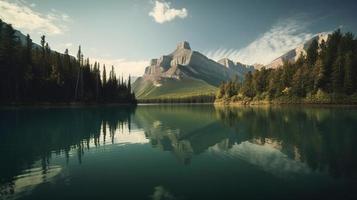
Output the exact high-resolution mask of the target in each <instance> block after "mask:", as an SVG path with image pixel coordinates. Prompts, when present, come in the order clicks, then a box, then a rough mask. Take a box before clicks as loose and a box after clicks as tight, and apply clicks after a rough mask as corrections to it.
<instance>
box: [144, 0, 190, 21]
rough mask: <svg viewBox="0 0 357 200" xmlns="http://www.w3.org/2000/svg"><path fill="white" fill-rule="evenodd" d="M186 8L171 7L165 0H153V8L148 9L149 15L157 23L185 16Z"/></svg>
mask: <svg viewBox="0 0 357 200" xmlns="http://www.w3.org/2000/svg"><path fill="white" fill-rule="evenodd" d="M187 14H188V12H187V9H186V8H182V9H175V8H171V4H170V3H169V2H165V1H155V5H154V7H153V9H152V10H151V11H150V13H149V16H151V17H153V18H154V20H155V21H156V22H157V23H160V24H162V23H165V22H169V21H172V20H174V19H175V18H185V17H187Z"/></svg>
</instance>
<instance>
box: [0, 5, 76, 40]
mask: <svg viewBox="0 0 357 200" xmlns="http://www.w3.org/2000/svg"><path fill="white" fill-rule="evenodd" d="M35 7H36V5H35V4H30V5H29V4H27V3H26V2H24V1H11V2H10V1H5V0H0V18H1V19H2V20H3V21H5V22H7V23H10V24H12V25H13V26H14V27H15V28H17V29H20V30H23V31H26V32H30V33H39V34H46V35H58V34H63V33H64V32H65V31H67V27H66V26H65V25H64V23H63V22H68V21H69V20H70V17H69V16H68V15H66V14H64V13H60V12H58V11H51V12H50V13H48V14H46V15H44V14H41V13H39V12H37V11H35V10H34V8H35Z"/></svg>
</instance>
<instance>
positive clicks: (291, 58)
mask: <svg viewBox="0 0 357 200" xmlns="http://www.w3.org/2000/svg"><path fill="white" fill-rule="evenodd" d="M327 38H328V33H320V34H317V35H316V36H315V37H313V38H311V39H310V40H308V41H307V42H305V43H303V44H301V45H299V46H298V47H296V48H295V49H292V50H290V51H288V52H287V53H285V54H283V55H282V56H280V57H278V58H276V59H275V60H273V61H272V62H271V63H269V64H268V65H266V67H267V68H277V67H279V66H282V65H283V63H284V62H295V61H297V59H298V58H299V56H300V55H301V54H303V55H306V50H307V49H308V48H309V46H310V44H311V42H312V41H313V40H315V39H316V40H317V41H318V43H319V44H320V43H321V42H322V40H324V41H327Z"/></svg>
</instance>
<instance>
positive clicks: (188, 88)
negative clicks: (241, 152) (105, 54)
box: [133, 41, 254, 99]
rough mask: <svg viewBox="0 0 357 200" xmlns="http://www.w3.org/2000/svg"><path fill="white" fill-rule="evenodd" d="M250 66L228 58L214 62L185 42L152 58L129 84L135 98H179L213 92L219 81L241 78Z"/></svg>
mask: <svg viewBox="0 0 357 200" xmlns="http://www.w3.org/2000/svg"><path fill="white" fill-rule="evenodd" d="M252 70H254V67H253V66H248V65H244V64H241V63H234V62H233V61H231V60H228V59H222V60H220V61H219V62H215V61H213V60H211V59H209V58H207V57H206V56H204V55H203V54H201V53H200V52H198V51H193V50H192V49H191V47H190V44H189V43H188V42H186V41H184V42H181V43H179V44H178V45H177V47H176V49H175V50H174V51H173V52H172V53H171V54H168V55H164V56H161V57H160V58H159V59H152V60H151V62H150V66H148V67H146V68H145V73H144V75H143V76H142V77H140V78H138V79H137V80H136V81H135V82H134V83H133V90H134V92H135V94H136V97H137V98H139V99H158V98H181V97H191V96H198V95H207V94H213V93H215V91H216V89H217V87H218V86H219V84H220V83H222V82H223V81H227V80H229V79H232V78H233V77H234V76H238V77H240V78H242V77H243V76H244V74H245V73H247V72H248V71H252Z"/></svg>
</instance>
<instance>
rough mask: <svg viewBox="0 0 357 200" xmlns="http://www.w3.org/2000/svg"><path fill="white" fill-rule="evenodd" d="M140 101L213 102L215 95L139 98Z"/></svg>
mask: <svg viewBox="0 0 357 200" xmlns="http://www.w3.org/2000/svg"><path fill="white" fill-rule="evenodd" d="M138 101H139V103H168V104H170V103H213V102H214V101H215V95H214V94H212V95H209V94H207V95H196V96H187V97H166V98H165V97H163V98H156V99H154V98H152V99H139V100H138Z"/></svg>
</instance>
